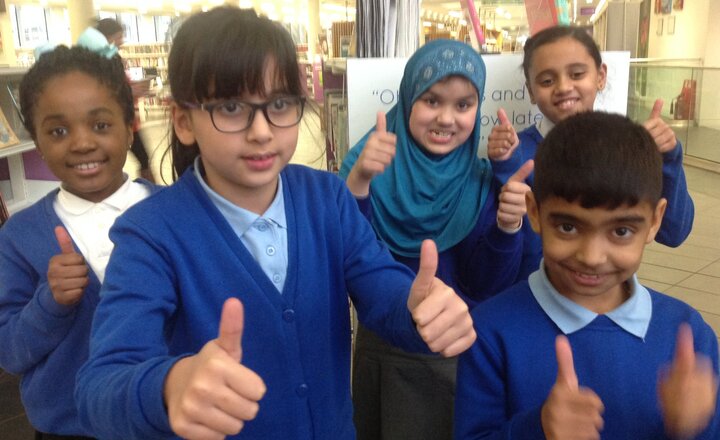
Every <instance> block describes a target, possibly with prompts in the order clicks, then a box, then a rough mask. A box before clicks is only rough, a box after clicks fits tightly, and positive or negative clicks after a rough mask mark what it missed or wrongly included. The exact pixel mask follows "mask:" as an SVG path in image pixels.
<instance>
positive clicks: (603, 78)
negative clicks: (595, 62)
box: [598, 63, 607, 90]
mask: <svg viewBox="0 0 720 440" xmlns="http://www.w3.org/2000/svg"><path fill="white" fill-rule="evenodd" d="M606 83H607V65H606V64H605V63H602V64H601V65H600V68H599V69H598V90H603V89H604V88H605V84H606Z"/></svg>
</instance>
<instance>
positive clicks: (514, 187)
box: [497, 159, 535, 231]
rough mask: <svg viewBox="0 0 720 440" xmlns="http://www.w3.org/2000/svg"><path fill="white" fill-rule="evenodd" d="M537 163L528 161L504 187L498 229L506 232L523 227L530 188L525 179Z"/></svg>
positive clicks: (501, 194)
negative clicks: (526, 195) (527, 194)
mask: <svg viewBox="0 0 720 440" xmlns="http://www.w3.org/2000/svg"><path fill="white" fill-rule="evenodd" d="M534 167H535V161H533V160H532V159H530V160H528V161H527V162H525V163H524V164H523V166H521V167H520V169H519V170H517V171H516V172H515V174H513V175H512V176H511V177H510V178H509V179H508V181H507V183H506V184H505V185H503V187H502V190H501V191H500V196H499V197H498V199H499V200H500V204H499V205H498V211H497V223H498V227H499V228H500V229H502V230H504V231H512V230H516V229H517V228H519V227H520V226H521V225H522V218H523V216H524V215H525V213H526V212H527V205H526V204H525V194H526V193H527V192H528V191H530V186H529V185H528V184H527V183H525V179H527V178H528V176H529V175H530V174H531V173H532V172H533V168H534Z"/></svg>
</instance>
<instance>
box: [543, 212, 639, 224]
mask: <svg viewBox="0 0 720 440" xmlns="http://www.w3.org/2000/svg"><path fill="white" fill-rule="evenodd" d="M548 218H549V219H550V220H552V221H553V222H556V223H557V222H564V223H574V224H581V225H582V224H585V223H586V222H585V221H583V220H581V219H579V218H578V217H575V216H574V215H570V214H563V213H555V212H551V213H550V214H549V215H548ZM646 221H647V218H646V217H645V216H642V215H639V214H628V215H620V216H618V217H613V218H611V219H610V220H608V221H607V222H605V224H614V223H624V224H628V223H629V224H641V223H645V222H646Z"/></svg>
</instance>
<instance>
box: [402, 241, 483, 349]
mask: <svg viewBox="0 0 720 440" xmlns="http://www.w3.org/2000/svg"><path fill="white" fill-rule="evenodd" d="M437 265H438V252H437V247H436V246H435V243H434V242H433V241H432V240H425V241H423V243H422V247H421V249H420V267H419V270H418V273H417V276H416V277H415V281H414V282H413V285H412V288H411V289H410V296H409V297H408V309H409V310H410V313H411V314H412V317H413V321H415V325H416V327H417V330H418V333H420V336H421V337H422V338H423V340H424V341H425V343H426V344H427V345H428V347H429V348H430V350H431V351H433V352H434V353H441V354H442V355H443V356H445V357H451V356H456V355H458V354H460V353H462V352H463V351H465V350H467V349H468V348H469V347H470V346H471V345H472V344H473V342H475V338H476V335H475V329H474V328H473V323H472V318H470V313H469V312H468V307H467V304H465V301H463V300H462V299H461V298H460V297H459V296H458V295H457V294H456V293H455V291H454V290H453V289H451V288H450V287H448V286H447V285H445V283H443V282H442V281H440V279H439V278H436V277H435V273H436V271H437Z"/></svg>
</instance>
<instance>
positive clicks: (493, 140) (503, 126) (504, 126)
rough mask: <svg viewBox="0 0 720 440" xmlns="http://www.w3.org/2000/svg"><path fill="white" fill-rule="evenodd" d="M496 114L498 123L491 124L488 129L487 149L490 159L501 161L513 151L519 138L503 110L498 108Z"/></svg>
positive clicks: (518, 143)
mask: <svg viewBox="0 0 720 440" xmlns="http://www.w3.org/2000/svg"><path fill="white" fill-rule="evenodd" d="M497 115H498V120H499V122H500V125H495V126H493V128H492V130H491V131H490V135H489V136H488V146H487V151H488V157H489V158H490V160H494V161H503V160H508V159H509V158H510V156H512V154H513V151H515V149H516V148H517V147H518V145H520V138H518V135H517V132H516V131H515V128H514V127H513V125H512V123H511V122H510V119H509V118H508V117H507V114H506V113H505V110H503V109H500V110H498V112H497Z"/></svg>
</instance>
